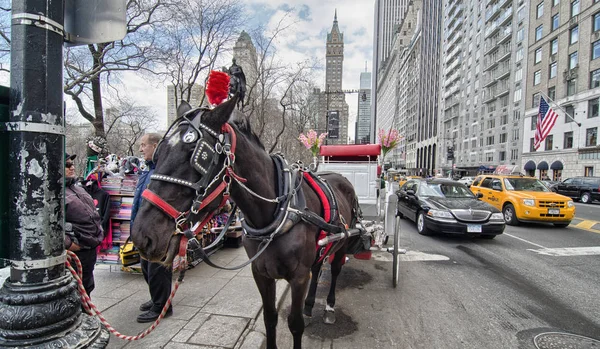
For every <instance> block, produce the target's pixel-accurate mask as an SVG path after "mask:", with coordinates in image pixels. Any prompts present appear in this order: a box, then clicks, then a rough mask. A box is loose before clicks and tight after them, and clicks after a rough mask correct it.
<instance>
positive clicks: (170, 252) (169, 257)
mask: <svg viewBox="0 0 600 349" xmlns="http://www.w3.org/2000/svg"><path fill="white" fill-rule="evenodd" d="M180 241H181V235H179V234H178V235H173V236H171V239H169V246H167V253H166V254H165V256H164V258H163V259H162V260H161V263H162V264H163V265H165V266H167V267H170V266H171V265H172V264H173V260H174V259H175V256H176V255H177V253H179V243H180Z"/></svg>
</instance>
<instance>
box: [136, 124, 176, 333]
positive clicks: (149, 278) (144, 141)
mask: <svg viewBox="0 0 600 349" xmlns="http://www.w3.org/2000/svg"><path fill="white" fill-rule="evenodd" d="M160 139H161V136H160V135H159V134H157V133H148V134H145V135H144V136H143V137H142V138H141V140H140V142H141V144H140V152H141V153H142V156H143V157H144V160H145V161H146V170H145V171H143V172H141V173H140V176H139V178H138V182H137V186H136V189H135V196H134V198H133V207H132V208H131V226H132V227H133V225H134V224H135V217H136V216H137V211H138V209H139V207H140V204H141V203H142V192H143V191H144V190H145V189H146V187H148V184H150V176H151V175H152V172H154V163H153V162H152V155H153V154H154V151H155V150H156V147H157V146H158V142H160ZM141 264H142V273H143V274H144V279H145V280H146V283H147V284H148V290H149V291H150V300H149V301H147V302H145V303H143V304H142V305H140V310H141V311H144V312H145V313H142V314H140V315H139V316H138V317H137V322H141V323H144V322H153V321H155V320H156V319H158V317H159V315H160V312H161V311H162V308H163V307H164V306H165V304H166V303H167V300H168V299H169V296H170V295H171V283H172V281H173V269H171V267H165V266H164V265H162V264H161V263H154V262H148V261H147V260H145V259H142V261H141ZM172 314H173V308H172V307H171V308H169V310H168V311H167V313H166V314H165V317H167V316H171V315H172Z"/></svg>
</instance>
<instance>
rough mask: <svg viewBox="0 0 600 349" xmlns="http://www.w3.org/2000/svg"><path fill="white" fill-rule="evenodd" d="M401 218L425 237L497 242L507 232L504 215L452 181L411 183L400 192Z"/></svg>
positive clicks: (436, 179) (399, 212)
mask: <svg viewBox="0 0 600 349" xmlns="http://www.w3.org/2000/svg"><path fill="white" fill-rule="evenodd" d="M396 194H397V196H398V215H399V216H400V217H401V218H404V217H406V218H408V219H410V220H412V221H414V222H415V223H416V224H417V231H418V232H419V234H422V235H430V234H433V233H434V232H439V233H450V234H465V235H478V236H481V237H483V238H487V239H493V238H494V237H496V235H498V234H502V232H504V227H505V224H504V218H503V216H502V212H500V210H498V209H496V208H495V207H493V206H492V205H489V204H487V203H485V202H483V201H480V200H479V199H478V198H477V197H476V196H475V195H474V194H473V193H472V192H471V191H470V190H469V188H467V186H465V185H464V184H462V183H459V182H456V181H453V180H450V179H440V178H434V179H411V180H409V181H408V182H406V183H405V184H404V185H403V186H402V187H400V189H399V190H398V191H397V192H396Z"/></svg>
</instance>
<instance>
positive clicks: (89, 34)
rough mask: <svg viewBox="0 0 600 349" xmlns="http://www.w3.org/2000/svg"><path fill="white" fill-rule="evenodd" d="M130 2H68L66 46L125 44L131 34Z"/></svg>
mask: <svg viewBox="0 0 600 349" xmlns="http://www.w3.org/2000/svg"><path fill="white" fill-rule="evenodd" d="M126 15H127V0H65V33H66V34H65V45H66V46H77V45H88V44H98V43H102V42H111V41H115V40H121V39H123V38H124V37H125V34H127V22H126V20H127V18H126Z"/></svg>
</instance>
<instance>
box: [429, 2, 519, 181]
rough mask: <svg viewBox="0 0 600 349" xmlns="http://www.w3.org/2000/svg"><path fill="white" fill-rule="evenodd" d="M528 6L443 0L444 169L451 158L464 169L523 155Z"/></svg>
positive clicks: (513, 162)
mask: <svg viewBox="0 0 600 349" xmlns="http://www.w3.org/2000/svg"><path fill="white" fill-rule="evenodd" d="M528 6H529V2H528V1H524V0H491V1H487V2H480V1H476V0H470V1H460V0H459V1H456V0H447V1H444V9H445V11H444V13H445V14H446V15H445V18H444V44H443V52H444V53H443V55H442V57H443V58H442V66H443V75H442V80H441V90H442V95H441V103H440V106H441V109H440V115H441V120H440V129H441V133H440V153H439V155H438V159H439V162H440V167H439V170H440V171H439V172H440V173H443V175H444V176H445V175H446V174H448V173H450V170H451V169H452V164H453V163H454V172H455V173H456V172H458V173H459V174H462V175H475V174H477V173H482V172H492V171H494V170H495V169H496V167H497V166H498V165H508V166H515V167H517V168H518V167H519V165H520V163H521V140H520V138H521V133H522V132H521V130H522V125H523V118H522V115H523V114H524V110H525V100H524V96H525V88H526V86H525V83H524V79H525V77H526V76H527V63H526V62H527V59H526V57H527V46H528V45H527V42H528V35H527V32H528ZM448 148H452V151H453V154H454V159H450V158H449V157H448Z"/></svg>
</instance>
